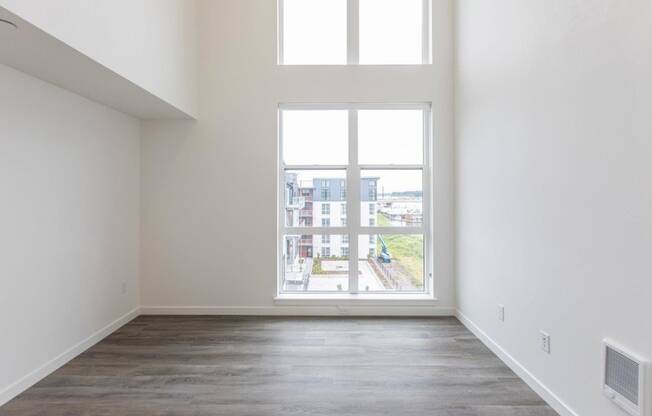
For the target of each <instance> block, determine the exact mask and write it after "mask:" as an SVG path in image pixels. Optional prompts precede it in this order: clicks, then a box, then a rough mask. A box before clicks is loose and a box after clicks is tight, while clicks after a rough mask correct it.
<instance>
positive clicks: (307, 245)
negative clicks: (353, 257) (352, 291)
mask: <svg viewBox="0 0 652 416" xmlns="http://www.w3.org/2000/svg"><path fill="white" fill-rule="evenodd" d="M283 242H284V245H283V258H282V273H281V278H282V280H283V281H282V282H281V287H282V290H283V291H284V292H340V291H348V290H349V236H348V235H340V234H337V235H286V236H285V238H284V239H283Z"/></svg>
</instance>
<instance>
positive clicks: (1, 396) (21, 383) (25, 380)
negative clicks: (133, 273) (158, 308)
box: [0, 308, 140, 406]
mask: <svg viewBox="0 0 652 416" xmlns="http://www.w3.org/2000/svg"><path fill="white" fill-rule="evenodd" d="M139 314H140V308H135V309H133V310H131V311H130V312H128V313H126V314H125V315H123V316H121V317H120V318H118V319H116V320H115V321H113V322H111V323H110V324H108V325H107V326H105V327H104V328H102V329H100V330H98V331H96V332H95V333H93V334H92V335H90V336H89V337H88V338H86V339H84V340H82V341H81V342H79V343H78V344H76V345H74V346H72V347H70V348H69V349H67V350H66V351H64V352H62V353H61V354H59V355H58V356H56V357H54V358H53V359H51V360H50V361H48V362H46V363H45V364H43V365H41V366H40V367H38V368H36V369H35V370H33V371H32V372H30V373H29V374H27V375H25V376H23V377H21V378H20V379H18V380H17V381H15V382H14V383H12V384H10V385H9V386H7V387H5V388H4V389H3V390H0V406H2V405H4V404H5V403H7V402H8V401H9V400H11V399H13V398H14V397H16V396H18V395H19V394H20V393H22V392H24V391H25V390H27V389H28V388H30V387H32V386H33V385H34V384H36V383H38V382H39V381H41V380H42V379H43V378H45V377H47V376H48V375H50V374H51V373H53V372H54V371H56V370H57V369H59V368H60V367H61V366H63V365H64V364H66V363H67V362H68V361H70V360H72V359H73V358H75V357H77V356H78V355H79V354H81V353H82V352H84V351H86V350H87V349H89V348H90V347H92V346H93V345H95V344H97V343H98V342H100V341H101V340H102V339H104V338H106V337H107V336H109V335H111V334H112V333H113V332H115V331H116V330H118V329H119V328H120V327H121V326H123V325H125V324H127V323H129V322H130V321H131V320H133V319H134V318H136V317H137V316H138V315H139Z"/></svg>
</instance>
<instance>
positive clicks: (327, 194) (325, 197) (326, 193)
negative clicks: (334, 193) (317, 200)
mask: <svg viewBox="0 0 652 416" xmlns="http://www.w3.org/2000/svg"><path fill="white" fill-rule="evenodd" d="M321 199H322V201H330V199H331V190H330V189H328V188H321Z"/></svg>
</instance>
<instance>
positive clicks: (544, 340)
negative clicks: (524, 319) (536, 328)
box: [541, 331, 550, 354]
mask: <svg viewBox="0 0 652 416" xmlns="http://www.w3.org/2000/svg"><path fill="white" fill-rule="evenodd" d="M541 349H542V350H543V351H544V352H545V353H546V354H550V335H548V334H547V333H545V332H543V331H541Z"/></svg>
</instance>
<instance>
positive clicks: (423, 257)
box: [278, 104, 432, 294]
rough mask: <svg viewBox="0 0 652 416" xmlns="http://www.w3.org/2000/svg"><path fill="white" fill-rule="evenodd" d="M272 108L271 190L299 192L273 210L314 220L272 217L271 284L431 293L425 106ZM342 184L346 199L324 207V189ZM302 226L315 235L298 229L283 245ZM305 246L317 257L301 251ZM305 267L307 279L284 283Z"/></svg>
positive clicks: (290, 289)
mask: <svg viewBox="0 0 652 416" xmlns="http://www.w3.org/2000/svg"><path fill="white" fill-rule="evenodd" d="M279 113H280V114H279V119H280V127H281V128H280V137H279V143H280V151H279V154H280V157H281V160H280V161H279V167H280V169H281V172H279V173H280V175H279V177H280V178H284V179H282V181H281V183H280V184H279V188H278V189H279V193H280V192H289V191H286V189H290V188H291V189H293V192H297V190H298V192H297V193H295V195H300V196H301V197H299V198H290V199H286V198H281V199H280V200H281V201H285V207H281V209H282V210H283V212H280V213H279V218H288V217H294V216H299V217H300V218H303V217H305V216H312V218H315V226H319V225H320V227H319V228H316V227H313V226H308V225H306V226H297V225H295V224H296V222H294V223H293V222H291V221H281V223H280V226H279V241H280V244H279V247H282V249H281V250H280V251H281V255H282V261H279V264H280V265H281V266H282V267H281V268H280V270H279V293H306V292H342V291H344V292H349V293H358V292H361V291H364V292H365V293H369V292H375V293H384V294H393V293H432V284H431V280H430V279H428V276H429V270H430V269H429V268H430V266H431V264H432V262H431V260H430V259H429V258H428V256H427V253H431V249H430V248H429V247H430V244H431V241H432V239H431V236H430V235H429V231H428V230H429V229H430V227H429V223H430V220H429V218H430V215H431V214H430V213H431V206H430V205H429V203H430V202H429V201H430V198H429V187H428V186H427V184H428V183H432V179H431V178H430V177H429V176H428V175H429V174H430V172H431V169H430V166H429V165H428V163H429V158H428V157H426V155H428V154H429V150H428V149H429V148H430V137H431V135H430V130H429V126H430V121H429V117H430V106H429V105H427V104H397V105H392V104H360V105H356V104H341V105H340V104H325V105H323V106H321V105H318V104H309V105H308V104H287V105H281V106H280V109H279ZM344 159H346V160H344ZM288 184H290V185H291V186H288ZM338 188H341V189H338ZM342 189H346V191H345V194H344V195H345V196H346V199H345V200H343V201H342V202H340V203H338V204H339V207H337V206H336V208H335V210H336V211H335V212H333V211H332V206H333V204H334V203H333V202H331V203H328V202H325V201H329V200H330V199H329V198H325V196H330V195H329V194H328V193H327V191H330V190H333V191H334V192H337V193H340V192H341V190H342ZM303 190H310V192H304V191H303ZM320 197H321V199H319V198H320ZM313 200H314V201H316V202H313ZM320 200H321V207H318V206H316V205H315V204H318V203H319V201H320ZM313 206H314V207H315V209H316V210H318V212H316V213H312V209H313ZM378 207H383V209H382V211H378V210H377V208H378ZM338 211H339V212H338ZM290 213H291V214H290ZM297 213H298V214H297ZM331 214H332V215H333V216H335V218H336V220H335V221H334V222H333V223H332V224H331V221H330V218H331ZM338 214H339V216H338ZM322 216H323V217H322ZM320 217H321V218H320ZM324 217H325V218H324ZM319 222H321V224H320V223H319ZM299 223H301V222H299ZM305 223H306V224H307V222H305ZM311 235H313V236H314V235H321V238H313V239H312V241H314V242H313V243H312V244H313V245H312V246H310V241H311V239H310V238H302V240H304V241H305V242H306V244H303V243H302V246H301V249H300V250H298V252H297V250H294V251H290V250H291V244H287V243H286V242H288V241H292V239H293V238H295V237H296V236H311ZM332 236H335V238H332ZM308 252H310V253H315V254H316V253H320V254H321V257H323V258H322V259H313V258H310V259H308V257H302V256H307V253H308ZM331 252H332V253H334V255H336V256H338V257H337V258H329V257H330V256H331ZM344 253H346V255H344ZM340 254H342V257H345V258H346V260H345V259H342V258H339V256H340ZM297 270H299V271H300V272H298V271H297ZM305 276H308V277H309V278H308V279H307V282H308V283H306V284H303V285H298V284H294V283H293V282H296V281H297V280H296V279H300V278H304V277H305ZM388 276H391V278H390V277H388ZM361 279H364V281H363V283H360V280H361ZM367 287H369V290H367Z"/></svg>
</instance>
